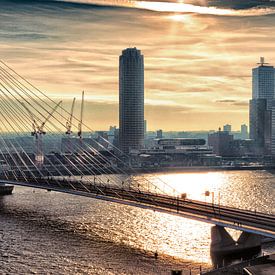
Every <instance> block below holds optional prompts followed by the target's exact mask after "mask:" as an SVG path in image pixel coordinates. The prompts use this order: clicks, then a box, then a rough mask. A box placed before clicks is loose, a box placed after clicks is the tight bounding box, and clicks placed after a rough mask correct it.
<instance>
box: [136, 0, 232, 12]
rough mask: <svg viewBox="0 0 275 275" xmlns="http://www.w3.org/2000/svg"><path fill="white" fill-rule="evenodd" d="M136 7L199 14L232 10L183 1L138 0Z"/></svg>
mask: <svg viewBox="0 0 275 275" xmlns="http://www.w3.org/2000/svg"><path fill="white" fill-rule="evenodd" d="M134 6H135V7H137V8H143V9H148V10H153V11H159V12H181V13H185V12H186V13H199V14H213V15H231V14H232V13H233V11H231V10H227V9H218V8H214V7H201V6H195V5H191V4H184V3H183V2H177V3H170V2H147V1H138V2H135V4H134Z"/></svg>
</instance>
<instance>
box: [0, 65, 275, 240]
mask: <svg viewBox="0 0 275 275" xmlns="http://www.w3.org/2000/svg"><path fill="white" fill-rule="evenodd" d="M74 101H75V100H74ZM74 101H73V104H74ZM82 102H83V100H82ZM82 107H83V106H82ZM72 109H73V108H72ZM81 113H83V109H82V110H81ZM68 123H69V124H70V125H69V126H70V127H68ZM82 127H83V128H86V130H87V131H91V129H90V128H89V127H88V126H87V125H85V124H84V123H82V115H81V118H80V119H78V118H77V117H76V116H74V115H72V112H69V111H67V109H66V108H65V107H63V106H62V103H61V102H60V101H59V100H57V101H55V100H53V99H51V98H50V97H49V96H47V94H45V93H44V92H42V91H41V90H39V89H38V88H36V87H35V86H33V85H32V84H31V83H30V82H29V81H27V80H26V79H24V78H23V77H22V76H20V75H19V74H17V73H16V72H15V71H14V70H13V69H11V68H10V67H8V66H7V65H6V64H5V63H4V62H2V61H0V132H1V134H0V163H1V171H0V183H4V184H13V185H21V186H28V187H33V188H42V189H47V190H53V191H58V192H65V193H69V194H74V195H79V196H86V197H91V198H95V199H100V200H105V201H109V202H116V203H121V204H126V205H130V206H135V207H141V208H146V209H151V210H154V211H160V212H165V213H168V214H173V215H178V216H182V217H187V218H190V219H195V220H199V221H203V222H207V223H212V224H216V225H219V226H223V227H230V228H234V229H239V230H242V231H244V232H249V233H256V234H260V235H263V236H267V237H272V238H275V215H273V214H265V213H259V212H257V213H256V212H253V211H248V210H243V209H237V208H232V207H226V206H221V205H216V204H211V203H206V202H201V201H195V200H190V199H187V198H186V197H185V196H182V195H181V194H179V193H178V192H177V191H176V190H174V189H173V188H172V187H170V186H169V185H168V184H166V183H165V182H162V184H161V185H160V184H157V183H156V182H155V181H154V180H150V179H147V178H145V177H144V178H141V179H140V178H139V179H135V178H134V177H132V173H131V167H130V166H129V164H128V159H127V156H125V155H124V154H123V153H122V152H121V151H120V150H119V149H118V148H116V147H114V146H113V145H112V144H110V143H108V141H107V140H105V139H104V138H101V139H102V140H103V141H104V144H105V145H104V146H103V143H102V142H101V140H95V141H94V142H95V143H96V145H97V146H96V147H95V146H92V145H91V144H89V143H87V142H85V139H84V138H83V133H82V132H83V131H82ZM68 129H69V131H68ZM73 129H78V132H77V136H76V137H73ZM66 130H67V131H66ZM26 133H28V135H30V136H32V137H33V153H29V152H27V151H26V149H25V148H24V146H23V145H22V143H20V142H19V141H18V137H25V136H26ZM56 134H59V135H61V136H63V138H65V139H66V140H67V144H68V147H69V148H71V152H69V153H64V154H62V153H53V154H45V152H44V150H43V146H44V144H43V142H44V139H45V135H47V136H51V135H56ZM75 140H77V142H75ZM106 144H107V145H106ZM132 172H134V171H132ZM87 175H89V176H88V177H87ZM98 175H104V177H99V176H98ZM158 181H160V179H159V180H158ZM160 186H162V187H161V188H160Z"/></svg>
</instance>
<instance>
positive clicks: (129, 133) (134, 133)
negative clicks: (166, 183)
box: [119, 48, 144, 153]
mask: <svg viewBox="0 0 275 275" xmlns="http://www.w3.org/2000/svg"><path fill="white" fill-rule="evenodd" d="M119 145H120V148H121V149H122V151H123V152H125V153H129V152H130V150H131V149H140V148H142V147H143V146H144V60H143V55H142V54H141V52H140V50H138V49H136V48H128V49H125V50H123V51H122V55H121V56H120V58H119Z"/></svg>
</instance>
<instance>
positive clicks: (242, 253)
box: [210, 225, 261, 265]
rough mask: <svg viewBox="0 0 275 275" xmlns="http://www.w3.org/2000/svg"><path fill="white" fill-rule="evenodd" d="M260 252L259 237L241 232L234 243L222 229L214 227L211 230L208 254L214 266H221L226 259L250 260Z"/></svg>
mask: <svg viewBox="0 0 275 275" xmlns="http://www.w3.org/2000/svg"><path fill="white" fill-rule="evenodd" d="M260 251H261V236H260V235H256V234H252V233H247V232H242V234H241V235H240V237H239V239H238V240H237V241H235V240H233V238H232V237H231V236H230V234H229V233H228V232H227V231H226V230H225V228H224V227H222V226H218V225H215V226H213V227H212V228H211V247H210V253H211V257H212V260H213V262H214V264H215V263H217V264H218V265H221V262H223V260H224V259H226V258H231V259H232V258H250V257H252V256H254V255H256V254H257V253H259V252H260ZM215 265H216V264H215Z"/></svg>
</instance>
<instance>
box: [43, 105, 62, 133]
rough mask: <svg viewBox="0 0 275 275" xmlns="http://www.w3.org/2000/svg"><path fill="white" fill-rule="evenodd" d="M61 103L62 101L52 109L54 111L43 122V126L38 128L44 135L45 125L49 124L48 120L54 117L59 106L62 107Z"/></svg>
mask: <svg viewBox="0 0 275 275" xmlns="http://www.w3.org/2000/svg"><path fill="white" fill-rule="evenodd" d="M61 103H62V100H60V101H59V102H58V104H57V105H56V106H55V107H54V108H53V109H52V111H51V112H50V113H49V114H48V116H47V117H46V119H45V120H44V122H42V124H41V126H40V127H39V128H38V129H39V131H40V132H41V133H44V132H43V128H44V126H45V124H46V123H47V122H48V120H49V119H50V118H51V117H52V115H53V113H54V112H55V111H56V109H57V108H58V107H59V105H60V104H61Z"/></svg>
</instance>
